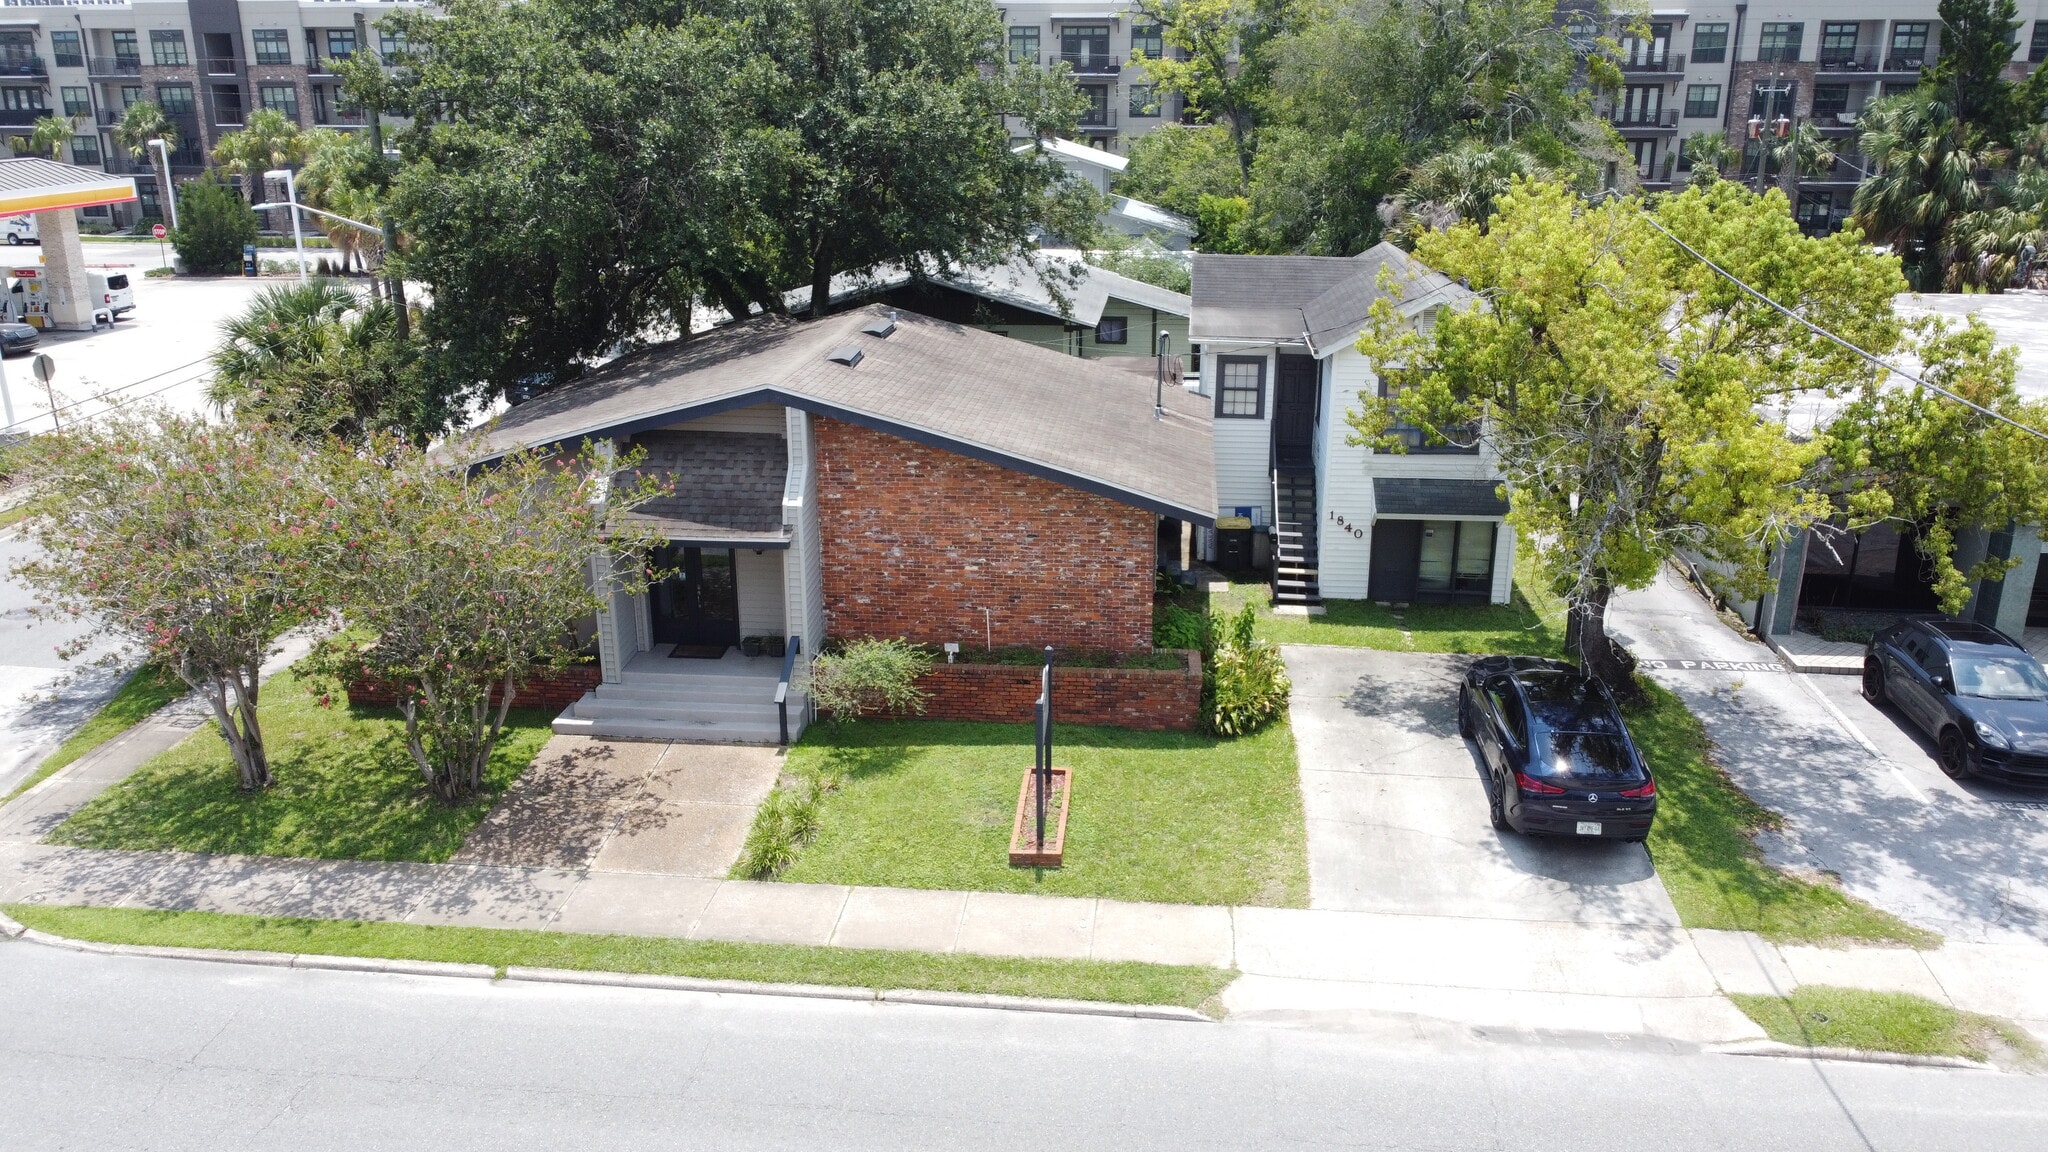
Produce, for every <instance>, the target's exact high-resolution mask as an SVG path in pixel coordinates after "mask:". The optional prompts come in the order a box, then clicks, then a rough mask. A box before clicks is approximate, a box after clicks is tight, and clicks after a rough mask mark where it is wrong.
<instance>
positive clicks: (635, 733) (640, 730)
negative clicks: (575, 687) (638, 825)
mask: <svg viewBox="0 0 2048 1152" xmlns="http://www.w3.org/2000/svg"><path fill="white" fill-rule="evenodd" d="M776 683H777V679H776V677H775V676H774V675H768V676H761V675H734V674H732V673H731V672H682V671H679V672H671V671H668V670H666V669H663V670H661V671H658V672H650V671H634V670H632V669H631V668H628V669H627V671H625V672H624V673H623V674H622V675H621V678H620V679H619V681H617V682H615V683H605V684H600V685H598V686H597V687H596V688H595V689H594V690H592V691H590V692H586V693H584V695H583V697H582V699H580V700H578V701H576V703H574V704H572V705H570V706H569V708H568V710H567V711H565V712H563V713H562V714H561V715H560V716H557V717H556V718H555V721H554V730H555V731H556V732H559V733H561V734H563V735H574V736H599V737H611V738H614V739H627V740H688V741H693V742H697V743H715V744H775V743H778V742H780V739H781V735H782V727H781V722H780V713H779V710H778V709H777V708H776V706H775V685H776ZM806 705H807V701H806V700H805V698H804V694H803V693H802V692H799V691H797V690H795V689H791V691H790V694H789V736H790V739H792V740H794V739H796V737H797V735H798V733H800V732H802V731H803V725H804V715H805V710H806Z"/></svg>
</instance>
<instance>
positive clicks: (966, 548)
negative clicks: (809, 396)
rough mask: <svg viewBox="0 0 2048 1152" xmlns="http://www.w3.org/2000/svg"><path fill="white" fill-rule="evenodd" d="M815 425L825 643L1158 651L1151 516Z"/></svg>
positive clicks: (956, 458) (942, 455)
mask: <svg viewBox="0 0 2048 1152" xmlns="http://www.w3.org/2000/svg"><path fill="white" fill-rule="evenodd" d="M815 428H816V440H817V465H818V511H819V535H820V538H821V544H822V545H823V547H822V549H821V550H822V552H823V553H824V576H825V620H826V634H827V635H828V636H831V637H832V638H834V639H847V640H850V639H856V638H859V637H864V636H878V637H883V638H894V637H902V638H904V639H907V640H911V641H913V642H916V643H921V644H943V643H945V642H946V641H949V640H952V641H959V642H962V643H972V644H976V645H979V644H981V643H983V642H984V640H985V639H986V638H987V636H988V635H989V634H990V633H991V632H993V636H994V643H995V645H996V646H997V647H1003V646H1006V645H1012V644H1024V645H1029V646H1031V647H1034V648H1036V647H1038V646H1040V645H1044V644H1052V645H1056V646H1058V647H1063V648H1087V649H1092V650H1096V651H1108V652H1143V651H1146V650H1148V649H1150V648H1151V646H1152V568H1153V561H1154V555H1153V552H1154V548H1155V543H1154V540H1155V532H1154V525H1155V523H1156V520H1155V518H1154V516H1153V515H1152V513H1150V512H1147V511H1145V510H1144V509H1142V508H1134V507H1132V506H1130V505H1128V504H1121V503H1118V502H1117V501H1115V500H1111V499H1109V498H1108V497H1105V496H1096V495H1094V494H1092V493H1088V492H1083V491H1081V490H1080V489H1078V488H1069V487H1067V486H1065V485H1063V484H1055V483H1053V482H1052V481H1050V480H1041V479H1039V478H1038V477H1036V476H1027V475H1025V474H1024V473H1022V472H1015V471H1011V470H1010V469H1007V468H1001V467H997V466H996V465H994V464H985V463H983V462H981V461H979V460H975V459H972V458H970V457H966V456H961V455H959V454H957V453H953V452H947V451H944V450H942V449H938V448H930V447H926V446H924V445H922V444H914V443H912V442H910V441H908V440H903V439H900V438H898V437H895V436H890V435H887V434H886V433H882V432H875V431H872V430H870V429H866V428H861V427H857V426H855V425H852V424H846V423H842V422H840V421H837V420H828V419H822V418H821V419H819V420H817V421H816V422H815ZM983 608H987V609H989V610H990V612H989V617H988V618H986V619H985V618H984V617H983V615H982V611H981V610H982V609H983Z"/></svg>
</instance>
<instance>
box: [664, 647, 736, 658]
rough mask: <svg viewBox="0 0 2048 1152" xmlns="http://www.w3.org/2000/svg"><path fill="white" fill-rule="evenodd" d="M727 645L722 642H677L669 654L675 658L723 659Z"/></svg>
mask: <svg viewBox="0 0 2048 1152" xmlns="http://www.w3.org/2000/svg"><path fill="white" fill-rule="evenodd" d="M727 647H728V646H727V645H724V644H678V645H676V650H675V651H673V652H671V653H669V655H670V656H672V657H674V658H675V659H677V660H723V659H724V658H725V650H726V648H727Z"/></svg>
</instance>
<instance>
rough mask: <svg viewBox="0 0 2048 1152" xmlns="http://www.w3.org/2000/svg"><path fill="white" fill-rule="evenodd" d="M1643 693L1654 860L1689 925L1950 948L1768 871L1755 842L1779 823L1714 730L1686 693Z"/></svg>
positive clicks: (1640, 733) (1797, 938)
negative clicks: (1721, 754) (1716, 749)
mask: <svg viewBox="0 0 2048 1152" xmlns="http://www.w3.org/2000/svg"><path fill="white" fill-rule="evenodd" d="M1643 687H1644V690H1645V691H1646V692H1647V694H1648V697H1649V701H1648V703H1647V704H1644V705H1642V706H1638V707H1634V708H1631V709H1629V710H1628V714H1627V719H1628V727H1629V732H1630V734H1631V735H1633V736H1634V737H1635V740H1636V744H1637V746H1638V747H1640V748H1641V749H1642V752H1643V755H1644V756H1646V757H1648V758H1649V761H1650V767H1651V770H1652V771H1653V772H1655V773H1656V777H1657V822H1656V824H1655V825H1654V826H1653V827H1652V828H1651V830H1650V843H1649V847H1650V858H1651V860H1653V861H1654V862H1655V863H1656V865H1657V875H1658V876H1659V877H1660V878H1661V879H1662V880H1663V881H1664V890H1665V891H1667V892H1669V893H1670V894H1671V902H1672V903H1673V904H1675V905H1677V907H1678V915H1679V920H1680V922H1682V923H1683V924H1684V925H1685V926H1686V927H1688V928H1728V929H1737V930H1743V931H1750V932H1756V933H1760V934H1761V935H1763V936H1765V937H1766V938H1768V939H1771V940H1775V941H1778V942H1780V943H1839V942H1846V941H1877V942H1880V943H1890V944H1906V945H1910V946H1913V947H1916V948H1928V947H1934V946H1936V945H1938V944H1939V943H1940V942H1941V938H1940V937H1939V936H1937V935H1935V934H1934V933H1931V932H1927V931H1924V930H1922V929H1919V928H1915V927H1913V926H1912V925H1910V924H1907V923H1906V922H1905V921H1903V920H1900V919H1899V918H1898V917H1896V916H1893V915H1891V914H1890V913H1887V912H1880V911H1878V910H1877V909H1875V908H1872V907H1871V906H1870V905H1868V904H1865V903H1863V902H1862V901H1860V900H1858V899H1856V898H1855V897H1853V896H1849V895H1847V894H1845V893H1843V892H1842V891H1841V890H1840V889H1837V888H1834V887H1832V886H1830V885H1827V884H1818V883H1813V882H1811V881H1807V880H1801V879H1799V878H1797V877H1794V876H1790V875H1788V874H1786V873H1784V872H1781V871H1779V870H1778V869H1776V868H1773V867H1771V866H1770V865H1769V864H1766V863H1765V862H1764V860H1763V857H1762V854H1761V852H1759V851H1758V849H1757V847H1756V843H1755V841H1753V840H1752V839H1751V837H1752V836H1754V835H1755V834H1756V833H1757V832H1759V831H1762V830H1764V829H1766V828H1769V827H1771V826H1772V825H1773V824H1774V823H1775V822H1776V820H1777V817H1776V816H1775V815H1774V814H1773V813H1771V812H1770V811H1769V810H1767V809H1765V808H1764V807H1762V806H1761V805H1759V804H1758V803H1757V802H1756V801H1754V800H1752V799H1750V798H1749V796H1748V795H1747V794H1746V793H1744V792H1743V791H1742V790H1741V789H1740V788H1737V787H1736V786H1735V784H1734V783H1733V782H1732V781H1730V780H1729V779H1728V777H1727V776H1726V775H1725V774H1723V773H1722V771H1721V769H1720V768H1719V767H1718V766H1716V765H1715V764H1714V763H1713V760H1712V758H1711V755H1710V744H1709V742H1708V739H1707V734H1706V730H1705V729H1704V728H1702V727H1701V726H1700V722H1699V720H1698V719H1697V718H1695V717H1694V716H1693V714H1692V713H1691V712H1690V711H1688V710H1687V709H1686V707H1685V704H1684V703H1683V702H1682V701H1680V700H1679V698H1678V697H1677V696H1675V695H1673V694H1672V693H1670V692H1668V691H1666V690H1664V689H1663V688H1660V687H1658V686H1657V685H1655V684H1653V683H1650V682H1649V681H1647V680H1645V681H1643Z"/></svg>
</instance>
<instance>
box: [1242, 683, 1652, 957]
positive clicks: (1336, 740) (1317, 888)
mask: <svg viewBox="0 0 2048 1152" xmlns="http://www.w3.org/2000/svg"><path fill="white" fill-rule="evenodd" d="M1282 652H1283V654H1284V655H1285V656H1286V659H1287V670H1288V674H1289V675H1290V676H1292V677H1293V679H1294V694H1293V698H1292V701H1291V703H1290V704H1289V717H1290V719H1291V721H1292V723H1293V725H1294V732H1295V741H1296V745H1297V748H1298V752H1299V755H1300V758H1301V783H1302V800H1303V804H1304V807H1305V809H1306V813H1307V817H1308V847H1309V904H1310V906H1311V907H1315V908H1332V909H1342V910H1348V911H1363V912H1384V913H1401V914H1408V915H1422V916H1464V917H1484V918H1492V919H1507V920H1532V921H1533V920H1548V921H1567V922H1576V923H1584V924H1636V925H1665V926H1669V925H1676V924H1677V923H1678V913H1677V911H1676V909H1674V908H1673V907H1672V905H1671V899H1670V897H1668V896H1666V895H1665V893H1664V887H1663V885H1662V883H1660V882H1659V881H1658V879H1657V876H1656V873H1655V872H1654V871H1653V870H1652V868H1651V866H1650V857H1649V854H1648V853H1647V852H1646V851H1644V849H1643V847H1642V845H1640V844H1624V843H1620V842H1617V841H1579V840H1570V839H1539V838H1531V837H1524V836H1520V835H1517V834H1516V833H1513V832H1496V831H1494V829H1493V827H1492V825H1491V824H1490V823H1489V822H1488V820H1487V813H1486V784H1485V780H1484V776H1483V771H1482V769H1481V767H1480V761H1479V759H1478V755H1477V752H1476V751H1475V750H1474V749H1473V747H1472V746H1471V745H1469V744H1467V743H1466V742H1465V740H1464V739H1462V738H1461V737H1460V736H1459V735H1458V679H1459V675H1460V673H1461V671H1462V670H1463V668H1464V666H1465V663H1466V661H1467V659H1468V658H1466V657H1459V656H1436V655H1423V654H1415V653H1405V652H1380V651H1374V650H1370V649H1360V648H1326V647H1316V646H1304V645H1288V646H1286V647H1285V648H1283V649H1282Z"/></svg>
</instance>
